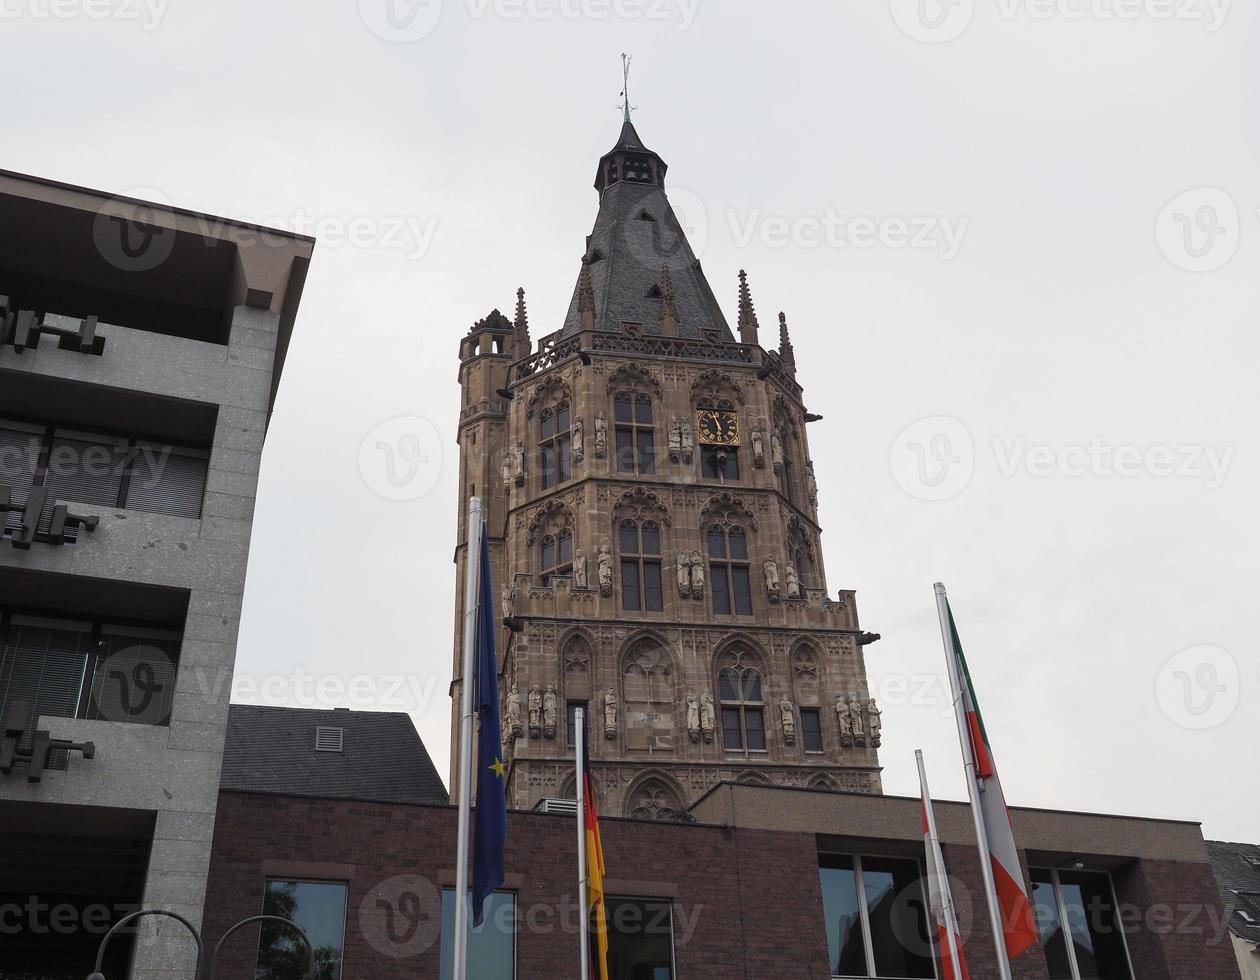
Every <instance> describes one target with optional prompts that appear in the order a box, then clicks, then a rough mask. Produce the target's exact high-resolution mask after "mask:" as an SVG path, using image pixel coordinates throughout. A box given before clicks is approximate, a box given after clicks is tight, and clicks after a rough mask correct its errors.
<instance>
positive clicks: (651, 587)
mask: <svg viewBox="0 0 1260 980" xmlns="http://www.w3.org/2000/svg"><path fill="white" fill-rule="evenodd" d="M643 608H644V609H646V610H647V611H648V612H663V611H664V609H665V596H664V593H663V592H662V590H661V563H660V562H659V561H645V562H644V563H643Z"/></svg>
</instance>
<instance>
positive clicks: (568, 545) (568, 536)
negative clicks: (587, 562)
mask: <svg viewBox="0 0 1260 980" xmlns="http://www.w3.org/2000/svg"><path fill="white" fill-rule="evenodd" d="M571 561H573V532H572V531H561V532H560V564H561V565H567V564H569V562H571Z"/></svg>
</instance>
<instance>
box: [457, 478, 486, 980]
mask: <svg viewBox="0 0 1260 980" xmlns="http://www.w3.org/2000/svg"><path fill="white" fill-rule="evenodd" d="M484 533H485V527H484V525H483V524H482V520H481V500H480V499H479V498H477V497H472V498H470V499H469V501H468V550H467V551H466V552H465V553H464V668H463V676H462V677H461V679H460V709H459V711H460V714H459V843H458V844H457V845H456V849H455V854H456V857H455V868H456V871H455V937H454V938H455V958H454V959H455V962H454V970H453V971H452V977H453V978H454V980H467V978H468V850H469V847H468V845H469V836H470V829H471V826H472V740H473V684H474V682H475V680H476V668H475V667H474V664H475V663H476V657H477V612H478V604H479V596H478V585H479V583H480V582H481V536H482V535H483V534H484Z"/></svg>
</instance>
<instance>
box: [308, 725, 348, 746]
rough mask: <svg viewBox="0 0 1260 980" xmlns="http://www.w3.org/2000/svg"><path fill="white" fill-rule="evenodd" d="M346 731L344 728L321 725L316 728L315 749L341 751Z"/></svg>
mask: <svg viewBox="0 0 1260 980" xmlns="http://www.w3.org/2000/svg"><path fill="white" fill-rule="evenodd" d="M345 732H346V730H345V729H344V728H332V727H331V726H325V725H320V726H319V727H317V728H316V729H315V751H316V752H340V751H341V743H342V736H343V735H345Z"/></svg>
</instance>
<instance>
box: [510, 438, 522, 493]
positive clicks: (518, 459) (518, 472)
mask: <svg viewBox="0 0 1260 980" xmlns="http://www.w3.org/2000/svg"><path fill="white" fill-rule="evenodd" d="M512 472H513V474H514V475H515V479H516V485H517V486H518V487H523V486H525V443H523V442H518V443H517V444H516V451H515V456H514V460H513V470H512Z"/></svg>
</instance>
